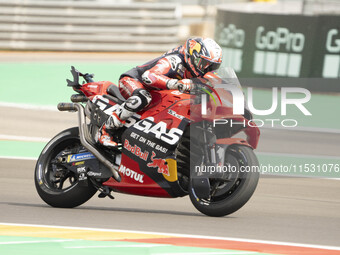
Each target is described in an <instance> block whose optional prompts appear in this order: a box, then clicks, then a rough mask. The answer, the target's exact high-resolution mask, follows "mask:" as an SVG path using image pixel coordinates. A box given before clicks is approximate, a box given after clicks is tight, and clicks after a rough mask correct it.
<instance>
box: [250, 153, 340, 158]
mask: <svg viewBox="0 0 340 255" xmlns="http://www.w3.org/2000/svg"><path fill="white" fill-rule="evenodd" d="M255 154H256V155H263V156H278V157H293V158H317V159H337V160H340V157H338V156H327V155H325V156H323V155H311V154H296V153H280V152H278V153H277V152H258V151H255Z"/></svg>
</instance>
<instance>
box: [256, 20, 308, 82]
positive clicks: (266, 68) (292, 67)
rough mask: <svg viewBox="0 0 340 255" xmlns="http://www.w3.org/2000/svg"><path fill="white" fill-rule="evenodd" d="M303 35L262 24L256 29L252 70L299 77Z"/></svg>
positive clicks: (260, 72) (283, 28)
mask: <svg viewBox="0 0 340 255" xmlns="http://www.w3.org/2000/svg"><path fill="white" fill-rule="evenodd" d="M304 45H305V36H304V34H302V33H293V32H291V31H289V29H288V28H285V27H278V28H276V30H275V31H271V30H266V28H265V27H264V26H259V27H258V28H257V29H256V38H255V46H256V48H257V50H256V51H255V55H254V64H253V72H254V73H256V74H265V75H275V76H283V77H299V76H300V71H301V64H302V55H301V52H302V51H303V49H304Z"/></svg>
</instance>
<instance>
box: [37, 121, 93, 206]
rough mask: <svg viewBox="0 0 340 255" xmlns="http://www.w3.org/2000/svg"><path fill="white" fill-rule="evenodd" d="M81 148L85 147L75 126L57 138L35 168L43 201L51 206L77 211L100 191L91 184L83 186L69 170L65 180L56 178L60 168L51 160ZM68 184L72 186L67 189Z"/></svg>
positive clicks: (64, 176) (46, 149)
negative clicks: (76, 209)
mask: <svg viewBox="0 0 340 255" xmlns="http://www.w3.org/2000/svg"><path fill="white" fill-rule="evenodd" d="M77 146H79V147H80V146H81V143H80V139H79V129H78V128H77V127H74V128H70V129H67V130H64V131H62V132H61V133H59V134H58V135H56V136H55V137H54V138H53V139H52V140H51V141H50V142H49V143H48V144H47V145H46V146H45V148H44V149H43V151H42V152H41V154H40V157H39V159H38V161H37V164H36V167H35V174H34V180H35V187H36V189H37V192H38V194H39V196H40V197H41V199H42V200H44V201H45V202H46V203H47V204H49V205H50V206H53V207H60V208H73V207H76V206H79V205H81V204H83V203H85V202H86V201H88V200H89V199H90V198H91V197H92V196H93V195H94V194H95V193H96V191H97V189H96V188H95V187H94V186H93V185H92V183H91V182H90V181H88V183H87V185H84V183H82V184H80V183H79V181H78V177H77V175H76V174H75V173H73V172H71V171H69V170H67V169H63V172H62V175H63V177H62V178H61V177H60V178H59V179H58V176H56V165H55V164H54V163H51V161H53V160H54V159H55V158H56V157H57V156H58V155H59V154H60V153H61V152H62V151H64V150H65V149H67V148H76V147H77ZM53 164H54V165H53ZM66 177H67V178H66ZM66 181H67V182H68V184H69V185H68V186H67V187H66V188H65V187H64V183H65V182H66ZM57 183H59V186H58V185H57Z"/></svg>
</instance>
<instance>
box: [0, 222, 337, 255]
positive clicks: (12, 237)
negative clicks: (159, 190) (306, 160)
mask: <svg viewBox="0 0 340 255" xmlns="http://www.w3.org/2000/svg"><path fill="white" fill-rule="evenodd" d="M91 248H95V249H96V250H95V251H96V253H97V254H99V253H100V254H102V255H106V254H137V253H136V252H137V251H138V254H154V255H156V254H157V255H169V254H177V255H179V254H181V255H182V254H185V255H191V254H192V255H193V254H195V255H200V254H201V255H203V254H209V255H212V254H235V255H240V254H244V255H248V254H286V255H290V254H299V255H321V254H327V255H339V254H340V247H328V246H316V245H315V246H313V245H302V244H289V243H276V242H272V243H271V242H269V241H258V242H256V241H255V240H246V239H243V241H242V240H241V239H239V241H238V240H235V239H233V238H230V239H229V240H228V238H218V237H216V238H215V237H202V236H190V235H175V234H164V233H152V232H140V231H124V230H107V229H89V228H75V227H54V226H39V225H21V224H6V223H0V254H1V255H16V254H20V255H33V254H35V255H36V254H50V255H53V254H65V255H68V254H72V255H77V254H87V253H88V252H92V253H91V254H93V251H94V249H91ZM89 254H90V253H89Z"/></svg>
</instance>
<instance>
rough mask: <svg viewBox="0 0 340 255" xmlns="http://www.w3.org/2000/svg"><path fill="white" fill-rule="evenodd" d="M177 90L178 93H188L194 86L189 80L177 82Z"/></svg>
mask: <svg viewBox="0 0 340 255" xmlns="http://www.w3.org/2000/svg"><path fill="white" fill-rule="evenodd" d="M177 88H178V90H179V91H180V92H190V91H191V90H192V89H194V88H195V84H194V83H193V81H192V80H190V79H183V80H180V81H178V82H177Z"/></svg>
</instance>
